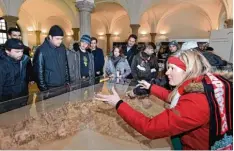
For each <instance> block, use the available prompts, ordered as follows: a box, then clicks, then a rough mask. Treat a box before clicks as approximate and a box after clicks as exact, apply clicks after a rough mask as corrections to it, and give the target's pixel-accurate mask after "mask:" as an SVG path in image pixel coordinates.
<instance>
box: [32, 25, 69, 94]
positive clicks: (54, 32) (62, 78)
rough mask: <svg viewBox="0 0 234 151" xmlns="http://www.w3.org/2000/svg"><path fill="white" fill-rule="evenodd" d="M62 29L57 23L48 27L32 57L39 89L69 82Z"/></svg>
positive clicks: (47, 88) (42, 89)
mask: <svg viewBox="0 0 234 151" xmlns="http://www.w3.org/2000/svg"><path fill="white" fill-rule="evenodd" d="M63 36H64V33H63V30H62V28H61V27H59V26H58V25H54V26H52V27H51V28H50V31H49V36H48V37H46V38H45V41H44V43H43V44H42V45H41V46H39V47H38V48H37V50H36V52H35V56H34V59H33V71H34V76H35V80H36V83H37V85H38V87H39V89H40V90H41V91H46V90H49V89H52V88H55V87H61V86H64V85H66V84H68V83H69V74H68V63H67V55H66V48H65V46H64V45H63V44H62V41H63Z"/></svg>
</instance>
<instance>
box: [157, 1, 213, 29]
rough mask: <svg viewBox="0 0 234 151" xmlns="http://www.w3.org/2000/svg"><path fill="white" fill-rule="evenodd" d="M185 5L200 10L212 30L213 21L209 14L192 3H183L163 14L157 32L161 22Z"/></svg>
mask: <svg viewBox="0 0 234 151" xmlns="http://www.w3.org/2000/svg"><path fill="white" fill-rule="evenodd" d="M184 4H188V5H191V6H193V8H194V9H196V10H198V12H199V13H200V14H201V15H203V16H204V17H205V18H206V19H207V20H208V21H209V26H210V29H212V21H211V19H210V17H209V16H208V15H207V13H206V12H205V11H204V10H203V9H202V8H200V7H199V6H197V5H194V4H192V3H189V2H181V3H179V4H177V5H176V6H174V7H173V8H172V9H170V10H168V11H167V12H165V13H164V14H163V16H162V17H161V18H160V19H159V21H158V23H157V27H156V31H158V25H159V24H160V22H161V21H162V20H163V19H165V18H166V17H167V16H169V15H171V14H172V13H174V12H176V11H178V10H180V6H181V5H184Z"/></svg>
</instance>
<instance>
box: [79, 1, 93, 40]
mask: <svg viewBox="0 0 234 151" xmlns="http://www.w3.org/2000/svg"><path fill="white" fill-rule="evenodd" d="M76 7H77V8H78V9H79V17H80V36H82V35H84V34H87V35H91V12H92V10H93V8H94V3H92V2H89V1H86V0H84V1H77V2H76Z"/></svg>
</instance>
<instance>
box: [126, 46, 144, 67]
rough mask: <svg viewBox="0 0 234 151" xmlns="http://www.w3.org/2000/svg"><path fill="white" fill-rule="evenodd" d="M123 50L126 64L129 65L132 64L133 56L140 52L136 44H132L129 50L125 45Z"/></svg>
mask: <svg viewBox="0 0 234 151" xmlns="http://www.w3.org/2000/svg"><path fill="white" fill-rule="evenodd" d="M123 51H124V55H125V56H126V57H127V60H128V64H129V65H130V66H131V65H132V60H133V58H134V56H135V55H137V54H138V53H139V52H140V50H139V49H137V45H134V46H132V48H131V49H130V50H129V51H127V45H126V46H123Z"/></svg>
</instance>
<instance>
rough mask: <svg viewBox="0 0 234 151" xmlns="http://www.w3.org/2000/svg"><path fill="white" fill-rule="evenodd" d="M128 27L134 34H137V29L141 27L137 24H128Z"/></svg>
mask: <svg viewBox="0 0 234 151" xmlns="http://www.w3.org/2000/svg"><path fill="white" fill-rule="evenodd" d="M130 27H131V29H132V34H135V35H137V36H138V29H139V28H140V27H141V25H139V24H130Z"/></svg>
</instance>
